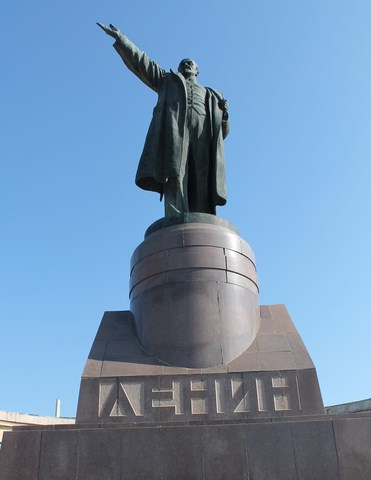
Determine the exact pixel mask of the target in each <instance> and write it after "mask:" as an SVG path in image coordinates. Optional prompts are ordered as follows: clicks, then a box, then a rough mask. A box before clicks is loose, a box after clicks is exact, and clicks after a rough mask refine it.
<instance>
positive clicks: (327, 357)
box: [0, 0, 371, 416]
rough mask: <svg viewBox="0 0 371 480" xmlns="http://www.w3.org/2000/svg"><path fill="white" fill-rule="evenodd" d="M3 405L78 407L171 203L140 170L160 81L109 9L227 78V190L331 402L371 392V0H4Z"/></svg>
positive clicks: (68, 412) (162, 52)
mask: <svg viewBox="0 0 371 480" xmlns="http://www.w3.org/2000/svg"><path fill="white" fill-rule="evenodd" d="M0 11H1V18H2V28H1V30H0V40H1V46H2V47H1V60H2V62H1V67H2V68H1V70H2V72H1V80H0V82H1V89H0V96H1V109H0V131H1V142H0V165H1V177H0V214H1V236H0V265H1V272H0V297H1V298H0V315H1V317H0V319H1V320H0V322H1V323H0V326H1V330H0V331H1V348H0V365H1V379H2V380H1V385H2V388H1V395H0V410H11V411H19V412H25V413H26V412H27V413H35V414H43V415H52V414H53V413H54V403H55V399H56V398H60V399H61V401H62V415H65V416H74V415H75V412H76V405H77V396H78V388H79V381H80V376H81V372H82V369H83V367H84V363H85V361H86V358H87V355H88V352H89V349H90V346H91V343H92V341H93V338H94V336H95V333H96V330H97V328H98V325H99V323H100V320H101V317H102V315H103V312H104V311H105V310H126V309H128V308H129V301H128V276H129V262H130V257H131V254H132V252H133V250H134V249H135V248H136V246H137V245H138V244H139V243H140V242H141V241H142V240H143V235H144V231H145V230H146V228H147V227H148V226H149V225H150V224H151V223H152V222H154V221H155V220H157V219H158V218H160V217H162V216H163V206H162V204H161V203H160V202H159V200H158V196H157V195H155V194H152V193H150V192H144V191H141V190H139V189H138V188H137V187H136V186H135V185H134V176H135V172H136V168H137V162H138V159H139V156H140V153H141V149H142V146H143V142H144V138H145V134H146V131H147V127H148V124H149V121H150V118H151V113H152V109H153V107H154V105H155V103H156V94H155V93H154V92H152V91H151V90H150V89H148V88H147V87H146V86H145V85H144V84H142V83H141V82H140V81H139V80H138V79H137V78H136V77H134V76H133V75H132V74H131V73H130V72H129V71H128V70H126V68H125V66H124V64H123V63H122V62H121V60H120V58H119V57H118V55H117V54H116V52H115V51H114V49H113V48H112V47H111V44H112V41H111V39H110V38H109V37H107V36H105V35H104V33H103V32H102V31H101V30H99V29H98V27H97V26H96V25H95V22H96V21H101V22H103V23H113V24H115V25H117V26H118V27H120V28H121V30H122V31H123V32H125V33H126V34H127V35H128V36H129V37H130V38H131V39H132V40H133V41H134V42H136V43H137V45H138V46H139V47H141V48H142V49H144V50H145V51H147V53H148V54H149V55H150V56H151V57H152V58H154V59H155V60H156V61H157V62H158V63H159V64H160V65H161V66H163V67H164V68H166V69H169V68H173V69H175V68H176V67H177V65H178V63H179V60H180V59H182V58H184V57H192V58H194V59H195V60H196V61H197V62H198V64H199V67H200V77H199V80H200V83H202V84H204V85H207V86H211V87H214V88H216V89H218V90H220V91H222V92H224V94H225V97H226V98H227V99H228V101H229V106H230V119H231V133H230V136H229V137H228V139H227V140H226V142H225V149H226V157H227V182H228V184H227V187H228V194H229V197H228V203H227V205H226V206H225V207H223V208H220V209H219V211H218V214H219V215H220V216H222V217H224V218H226V219H227V220H229V221H230V222H232V223H233V224H235V225H236V226H237V228H238V229H239V232H240V234H241V236H242V237H243V238H244V239H245V240H246V241H248V242H249V243H250V244H251V246H252V247H253V249H254V251H255V254H256V257H257V268H258V274H259V279H260V303H261V304H263V305H266V304H275V303H284V304H285V305H286V307H287V308H288V310H289V312H290V314H291V316H292V318H293V320H294V322H295V325H296V327H297V328H298V330H299V333H300V334H301V336H302V338H303V340H304V342H305V344H306V346H307V348H308V350H309V352H310V354H311V356H312V358H313V360H314V362H315V364H316V367H317V372H318V376H319V381H320V385H321V390H322V395H323V398H324V402H325V404H326V405H333V404H337V403H343V402H348V401H353V400H360V399H364V398H369V397H371V381H370V380H371V373H370V371H371V369H370V363H371V362H370V338H371V326H370V325H371V314H370V308H369V303H370V296H371V295H370V291H371V250H370V245H371V225H370V210H371V193H370V187H369V185H370V179H371V175H370V174H371V171H370V157H371V95H370V89H371V29H370V24H371V3H370V2H369V0H353V1H352V2H348V1H345V0H311V1H310V2H309V1H302V0H295V1H294V0H280V1H278V0H261V1H257V0H255V1H252V0H232V1H231V2H229V3H226V2H224V1H223V2H221V1H219V0H205V1H197V0H189V1H187V2H180V1H178V0H172V1H169V0H165V1H162V2H152V1H144V2H124V1H121V2H120V1H116V0H110V1H107V2H99V1H97V0H89V1H87V0H79V1H74V2H72V1H71V0H65V1H64V2H54V1H50V0H35V1H34V2H29V1H25V0H13V1H12V2H7V3H4V4H3V5H2V6H1V8H0Z"/></svg>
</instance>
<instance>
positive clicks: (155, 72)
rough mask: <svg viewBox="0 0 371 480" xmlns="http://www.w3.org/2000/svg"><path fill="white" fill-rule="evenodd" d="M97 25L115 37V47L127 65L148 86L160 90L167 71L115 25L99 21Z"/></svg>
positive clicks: (156, 90)
mask: <svg viewBox="0 0 371 480" xmlns="http://www.w3.org/2000/svg"><path fill="white" fill-rule="evenodd" d="M97 25H98V26H99V27H100V28H101V29H102V30H103V31H104V32H106V34H107V35H109V36H110V37H112V38H114V39H115V40H116V42H115V43H114V45H113V46H114V48H115V50H116V51H117V53H118V54H119V55H120V57H121V58H122V60H123V61H124V63H125V65H126V66H127V67H128V69H129V70H131V71H132V72H133V73H134V74H135V75H136V76H137V77H138V78H140V80H142V82H144V83H145V84H146V85H147V86H148V87H150V88H152V90H154V91H155V92H158V90H159V89H160V86H161V82H162V79H163V78H164V76H165V75H166V71H165V70H164V69H163V68H161V67H160V66H159V65H158V64H157V63H156V62H154V61H153V60H152V59H151V58H150V57H149V56H148V55H147V54H146V53H145V52H143V51H142V50H139V48H138V47H137V46H136V45H134V43H133V42H131V41H130V40H129V39H128V38H127V37H126V36H125V35H123V34H122V33H121V32H120V30H119V29H118V28H116V27H115V26H114V25H112V24H110V25H108V26H107V25H103V23H99V22H97Z"/></svg>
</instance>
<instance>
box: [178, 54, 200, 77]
mask: <svg viewBox="0 0 371 480" xmlns="http://www.w3.org/2000/svg"><path fill="white" fill-rule="evenodd" d="M178 72H179V73H181V74H182V75H183V76H184V77H185V78H189V77H191V76H195V77H196V76H197V75H198V66H197V63H196V62H195V61H194V60H192V59H191V58H185V59H183V60H182V61H181V62H180V63H179V67H178Z"/></svg>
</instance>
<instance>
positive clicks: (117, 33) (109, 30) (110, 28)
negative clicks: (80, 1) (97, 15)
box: [97, 22, 121, 40]
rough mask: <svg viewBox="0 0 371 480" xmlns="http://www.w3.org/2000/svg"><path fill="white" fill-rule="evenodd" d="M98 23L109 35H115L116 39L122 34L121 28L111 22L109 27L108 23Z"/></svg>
mask: <svg viewBox="0 0 371 480" xmlns="http://www.w3.org/2000/svg"><path fill="white" fill-rule="evenodd" d="M97 25H98V27H100V28H101V29H102V30H104V31H105V32H106V34H107V35H109V36H110V37H113V38H114V39H115V40H117V39H118V38H119V37H120V35H121V32H120V30H119V29H118V28H116V27H115V26H114V25H112V23H110V24H109V26H108V27H107V25H104V24H103V23H100V22H97Z"/></svg>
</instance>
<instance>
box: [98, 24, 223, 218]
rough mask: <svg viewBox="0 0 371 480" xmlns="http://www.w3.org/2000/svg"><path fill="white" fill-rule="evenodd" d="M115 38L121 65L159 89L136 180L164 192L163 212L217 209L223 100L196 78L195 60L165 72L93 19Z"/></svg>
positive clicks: (219, 202) (113, 29)
mask: <svg viewBox="0 0 371 480" xmlns="http://www.w3.org/2000/svg"><path fill="white" fill-rule="evenodd" d="M98 25H99V27H101V28H102V29H103V30H104V31H105V32H106V33H107V34H108V35H110V36H111V37H113V38H114V39H115V40H116V42H115V43H114V48H115V49H116V51H117V52H118V54H119V55H120V57H121V58H122V60H123V61H124V63H125V65H126V66H127V67H128V68H129V70H131V71H132V72H133V73H135V75H137V77H139V78H140V80H142V81H143V82H144V83H145V84H146V85H147V86H149V87H150V88H152V90H154V91H155V92H156V93H157V94H158V101H157V105H156V107H155V109H154V112H153V118H152V121H151V124H150V127H149V130H148V133H147V138H146V141H145V145H144V148H143V152H142V156H141V158H140V161H139V166H138V171H137V175H136V179H135V183H136V184H137V185H138V187H140V188H143V189H145V190H152V191H155V192H158V193H160V195H161V197H162V196H163V195H164V197H165V216H166V217H168V216H171V215H176V214H178V213H185V212H203V213H211V214H214V215H215V213H216V205H224V204H225V203H226V201H227V195H226V184H225V162H224V148H223V139H224V138H225V137H226V136H227V135H228V131H229V123H228V104H227V101H226V100H225V99H224V98H223V95H222V94H221V93H219V92H217V91H215V90H213V89H211V88H205V87H203V86H201V85H200V84H199V83H197V76H198V73H199V70H198V66H197V64H196V62H195V61H194V60H192V59H189V58H186V59H184V60H182V61H181V62H180V64H179V67H178V72H173V71H172V70H170V72H166V71H165V70H164V69H163V68H161V67H160V66H159V65H158V64H157V63H156V62H154V61H153V60H152V59H151V58H150V57H149V56H148V55H147V54H146V53H145V52H143V51H141V50H139V48H138V47H136V46H135V45H134V44H133V43H132V42H131V41H130V40H129V39H128V38H127V37H126V36H125V35H123V34H122V33H121V32H120V30H118V29H117V28H116V27H114V26H113V25H112V24H110V25H109V26H106V25H103V24H102V23H98Z"/></svg>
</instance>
